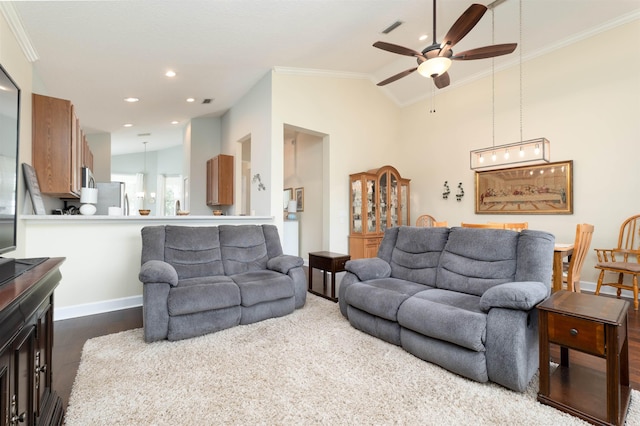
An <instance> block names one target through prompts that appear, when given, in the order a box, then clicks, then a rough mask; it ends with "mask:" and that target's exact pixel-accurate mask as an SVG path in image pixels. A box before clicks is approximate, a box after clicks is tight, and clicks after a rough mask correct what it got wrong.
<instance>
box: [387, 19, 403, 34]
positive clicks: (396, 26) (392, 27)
mask: <svg viewBox="0 0 640 426" xmlns="http://www.w3.org/2000/svg"><path fill="white" fill-rule="evenodd" d="M403 23H404V22H402V21H396V22H394V23H393V24H391V25H389V26H388V27H387V28H385V29H384V30H382V34H389V33H390V32H391V31H393V30H395V29H396V28H398V27H399V26H400V25H402V24H403Z"/></svg>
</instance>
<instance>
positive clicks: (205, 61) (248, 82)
mask: <svg viewBox="0 0 640 426" xmlns="http://www.w3.org/2000/svg"><path fill="white" fill-rule="evenodd" d="M469 5H470V2H469V1H466V0H465V1H463V0H440V1H438V2H437V34H436V38H437V40H438V41H439V40H441V39H442V37H443V35H444V34H445V33H446V32H447V30H448V29H449V27H450V26H451V25H452V24H453V23H454V22H455V20H456V19H457V18H458V16H460V15H461V14H462V12H464V11H465V10H466V8H467V7H469ZM520 5H521V2H520V0H507V1H506V2H503V3H502V4H500V5H498V6H497V7H495V9H493V10H494V15H493V17H492V12H491V11H489V12H487V13H486V14H485V15H484V17H483V18H482V20H481V21H480V22H479V23H478V25H477V26H476V27H475V28H474V29H473V30H472V31H471V32H470V33H469V34H468V35H467V36H466V37H465V38H464V39H463V40H462V41H461V42H460V43H458V45H456V46H455V47H454V49H455V50H456V51H459V52H460V51H463V50H467V49H471V48H475V47H480V46H485V45H490V44H493V43H494V42H495V43H507V42H516V43H521V44H520V46H519V48H518V49H516V51H515V52H514V53H513V54H511V55H507V56H504V57H500V58H498V59H496V63H495V67H496V68H499V67H507V66H510V65H517V64H518V63H519V59H520V55H522V57H523V58H524V59H525V60H526V59H527V58H529V57H532V56H535V55H538V54H542V53H545V52H548V51H550V50H553V49H556V48H559V47H562V46H564V45H566V44H569V43H572V42H574V41H577V40H581V39H583V38H585V37H588V36H591V35H594V34H595V35H597V33H598V32H599V31H602V30H606V29H607V28H611V27H613V26H616V25H619V24H621V23H626V22H629V21H631V20H637V19H640V2H638V1H637V0H580V1H576V0H535V1H534V0H524V1H523V2H522V27H520V19H519V16H520ZM3 7H4V10H3V11H4V12H5V16H7V12H6V11H7V10H8V11H9V14H10V15H11V14H12V12H15V14H14V15H15V16H14V18H15V17H17V19H14V22H17V23H18V25H19V26H20V25H21V26H22V27H23V29H24V35H25V36H26V37H23V40H24V41H26V43H27V45H30V46H31V48H32V50H31V55H32V59H33V60H34V62H33V64H34V71H35V80H36V81H35V82H34V88H35V90H36V91H40V92H45V94H48V95H50V96H56V97H61V98H65V99H70V100H71V101H72V102H73V103H74V104H75V105H76V108H77V112H78V116H79V117H80V119H81V123H82V125H83V127H84V128H85V131H86V132H87V133H93V132H109V133H111V135H112V136H111V137H112V151H113V153H126V152H133V151H140V150H142V142H143V139H144V140H145V141H149V142H150V143H149V149H158V148H161V147H164V146H166V145H171V144H175V143H179V142H180V140H181V133H182V130H181V129H182V127H183V125H184V124H185V123H186V122H187V121H188V120H189V119H191V118H194V117H201V116H218V115H221V114H223V113H224V112H225V111H227V110H228V109H229V108H230V107H231V106H232V105H233V104H234V103H235V102H236V101H237V100H238V99H239V98H240V97H242V96H243V95H244V94H245V93H246V92H247V91H248V90H250V88H251V87H252V86H253V85H254V84H255V83H256V82H257V81H258V80H259V79H260V78H262V77H263V76H264V75H265V74H266V73H267V72H268V71H269V70H270V69H273V68H274V67H282V68H286V69H288V70H289V71H292V72H295V71H296V70H305V71H306V72H308V71H309V70H314V71H323V72H332V73H350V74H355V75H356V76H362V77H363V78H369V79H371V81H372V84H373V83H377V82H378V81H381V80H383V79H385V78H387V77H389V76H391V75H393V74H395V73H398V72H400V71H402V70H404V69H407V68H411V67H413V66H415V60H414V59H413V58H411V57H407V56H400V55H396V54H392V53H389V52H385V51H383V50H380V49H376V48H374V47H372V44H373V43H374V42H376V41H378V40H381V41H386V42H389V43H394V44H399V45H402V46H406V47H409V48H411V49H415V50H422V49H423V48H424V47H426V46H427V45H429V44H431V43H432V41H433V34H432V2H431V1H429V0H420V1H416V0H393V1H391V0H183V1H178V0H173V1H155V0H153V1H152V0H139V1H28V2H10V4H8V5H6V6H3ZM396 21H401V22H402V25H400V26H399V27H398V28H396V29H395V30H394V31H392V32H391V33H390V34H386V35H385V34H381V32H382V30H384V29H385V28H387V27H388V26H389V25H391V24H392V23H394V22H396ZM492 21H493V25H494V29H493V30H492ZM520 28H522V38H521V34H520ZM422 34H428V36H429V37H428V39H426V40H425V41H419V40H418V37H419V36H420V35H422ZM622 42H624V41H622ZM627 42H628V43H629V50H630V51H633V52H632V53H633V54H638V53H640V52H639V51H638V50H639V47H638V40H635V41H627ZM520 49H522V50H521V52H520ZM600 59H601V58H599V57H598V56H597V55H594V61H595V60H600ZM167 70H174V71H175V72H176V73H177V74H176V76H175V77H173V78H169V77H166V76H165V72H166V71H167ZM491 70H492V61H491V59H484V60H478V61H464V62H462V61H459V62H455V63H454V64H453V65H452V67H451V69H450V71H449V74H450V75H451V81H452V84H451V86H450V87H449V88H447V89H444V90H450V89H451V88H455V87H456V86H460V85H461V84H463V83H464V82H465V81H469V80H472V79H474V78H477V77H478V76H484V75H487V73H490V72H491ZM432 87H433V83H432V82H431V80H430V79H428V78H425V77H422V76H420V75H418V73H413V74H412V75H410V76H408V77H405V78H403V79H401V80H398V81H397V82H394V83H391V84H389V85H387V86H385V87H383V88H380V90H383V91H384V92H385V93H386V94H387V95H388V96H390V97H391V98H392V99H393V100H394V101H395V102H396V103H397V104H398V105H401V106H402V105H408V104H410V103H412V102H415V101H416V100H419V99H422V98H424V97H426V96H429V95H430V93H431V91H432ZM125 97H137V98H139V99H140V101H139V102H137V103H133V104H130V103H126V102H124V101H123V99H124V98H125ZM187 97H193V98H195V102H193V103H187V102H186V101H185V99H186V98H187ZM204 99H212V101H211V102H210V103H204V104H203V100H204ZM174 120H175V121H177V122H178V123H177V124H171V122H172V121H174ZM125 123H131V124H133V126H132V127H130V128H125V127H123V124H125ZM145 133H150V134H151V135H150V136H144V137H141V136H138V135H139V134H145Z"/></svg>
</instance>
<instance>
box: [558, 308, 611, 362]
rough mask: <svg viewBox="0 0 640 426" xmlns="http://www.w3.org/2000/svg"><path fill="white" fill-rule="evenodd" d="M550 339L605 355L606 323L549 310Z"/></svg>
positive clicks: (581, 349)
mask: <svg viewBox="0 0 640 426" xmlns="http://www.w3.org/2000/svg"><path fill="white" fill-rule="evenodd" d="M548 321H549V341H550V342H552V343H557V344H559V345H562V346H565V347H568V348H571V349H578V350H580V351H583V352H587V353H590V354H593V355H599V356H604V355H605V337H604V324H602V323H597V322H593V321H588V320H584V319H580V318H575V317H571V316H567V315H562V314H556V313H552V312H549V316H548Z"/></svg>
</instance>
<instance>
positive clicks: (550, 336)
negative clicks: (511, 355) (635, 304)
mask: <svg viewBox="0 0 640 426" xmlns="http://www.w3.org/2000/svg"><path fill="white" fill-rule="evenodd" d="M628 309H629V302H627V301H625V300H621V299H614V298H610V297H604V296H595V295H591V294H582V293H574V292H571V291H565V290H561V291H558V292H556V293H554V294H553V295H551V297H550V298H548V299H547V300H545V301H544V302H542V303H541V304H539V305H538V310H539V314H540V323H539V327H540V328H539V331H540V391H539V393H538V401H540V402H542V403H543V404H547V405H551V406H552V407H555V408H557V409H559V410H562V411H565V412H567V413H570V414H572V415H574V416H577V417H580V418H582V419H584V420H586V421H588V422H590V423H593V424H596V425H623V424H624V420H625V417H626V415H627V409H628V408H629V400H630V397H631V389H630V387H629V346H628V342H627V311H628ZM551 343H554V344H557V345H560V365H559V366H558V368H557V369H556V370H555V371H554V372H553V374H550V373H549V372H550V368H549V344H551ZM569 349H572V350H576V351H580V352H584V353H587V354H590V355H593V356H596V357H599V358H604V359H605V360H606V371H605V372H604V373H603V372H601V371H596V370H593V369H591V368H588V367H584V366H581V365H576V364H572V365H570V364H569Z"/></svg>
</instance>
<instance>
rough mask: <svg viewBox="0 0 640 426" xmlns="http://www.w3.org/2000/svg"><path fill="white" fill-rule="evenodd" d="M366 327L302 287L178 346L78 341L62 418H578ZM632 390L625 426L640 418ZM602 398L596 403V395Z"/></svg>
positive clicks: (134, 421)
mask: <svg viewBox="0 0 640 426" xmlns="http://www.w3.org/2000/svg"><path fill="white" fill-rule="evenodd" d="M537 390H538V382H537V379H536V378H534V380H533V381H532V383H531V384H530V385H529V389H528V390H527V392H525V393H522V394H520V393H516V392H512V391H510V390H507V389H505V388H503V387H501V386H498V385H495V384H490V383H489V384H481V383H476V382H473V381H470V380H468V379H465V378H463V377H460V376H457V375H455V374H453V373H450V372H448V371H446V370H444V369H442V368H440V367H438V366H436V365H433V364H429V363H427V362H424V361H422V360H420V359H418V358H416V357H414V356H413V355H411V354H409V353H407V352H405V351H404V350H402V349H401V348H399V347H397V346H394V345H391V344H388V343H385V342H383V341H381V340H378V339H376V338H373V337H371V336H369V335H367V334H364V333H362V332H360V331H358V330H356V329H354V328H352V327H351V325H349V323H348V321H347V320H346V319H345V318H343V317H342V315H340V312H339V309H338V305H337V304H335V303H332V302H329V301H326V300H324V299H321V298H319V297H317V296H314V295H311V294H309V295H308V298H307V304H306V306H305V307H304V308H303V309H300V310H297V311H296V312H295V313H293V314H291V315H288V316H286V317H282V318H275V319H271V320H267V321H263V322H260V323H256V324H252V325H247V326H239V327H235V328H231V329H228V330H224V331H221V332H218V333H214V334H210V335H207V336H203V337H198V338H194V339H189V340H183V341H179V342H167V341H164V342H157V343H152V344H147V343H145V342H144V341H143V338H142V330H141V329H137V330H131V331H125V332H122V333H117V334H112V335H108V336H103V337H98V338H94V339H91V340H89V341H87V343H86V344H85V346H84V349H83V352H82V360H81V363H80V367H79V369H78V375H77V377H76V379H75V383H74V385H73V390H72V392H71V398H70V402H69V407H68V411H67V415H66V423H67V425H82V426H86V425H118V424H120V425H191V424H198V425H214V424H215V425H289V424H295V425H311V424H325V425H336V424H338V425H343V424H344V425H366V424H372V425H386V424H396V425H397V424H403V425H405V424H406V425H554V426H555V425H582V424H585V423H583V422H582V421H580V420H579V419H577V418H574V417H571V416H569V415H567V414H564V413H561V412H560V411H557V410H555V409H553V408H551V407H549V406H545V405H542V404H540V403H538V402H537V401H536V393H537ZM639 400H640V394H639V393H638V392H637V391H633V394H632V405H631V408H630V410H629V414H628V420H627V424H628V425H639V424H640V407H639V405H640V401H639ZM603 403H604V402H603Z"/></svg>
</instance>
